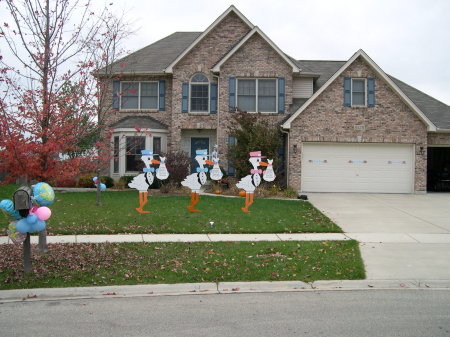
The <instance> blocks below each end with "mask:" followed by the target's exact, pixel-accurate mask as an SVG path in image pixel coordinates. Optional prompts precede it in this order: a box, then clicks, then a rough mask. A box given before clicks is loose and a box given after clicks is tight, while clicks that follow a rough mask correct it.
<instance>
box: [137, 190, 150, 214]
mask: <svg viewBox="0 0 450 337" xmlns="http://www.w3.org/2000/svg"><path fill="white" fill-rule="evenodd" d="M147 201H148V192H139V207H138V208H136V211H138V212H139V213H141V214H148V213H150V212H149V211H144V210H143V209H142V208H143V207H144V206H145V204H146V203H147Z"/></svg>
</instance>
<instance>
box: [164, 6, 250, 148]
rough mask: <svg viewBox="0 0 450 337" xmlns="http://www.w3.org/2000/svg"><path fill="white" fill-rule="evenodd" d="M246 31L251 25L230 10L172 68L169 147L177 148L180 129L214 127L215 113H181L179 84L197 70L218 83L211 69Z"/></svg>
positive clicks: (179, 140)
mask: <svg viewBox="0 0 450 337" xmlns="http://www.w3.org/2000/svg"><path fill="white" fill-rule="evenodd" d="M249 31H250V27H248V26H247V24H246V23H244V22H243V21H242V20H241V19H240V18H239V17H238V16H237V15H236V14H234V13H230V14H229V15H227V16H226V17H225V18H223V20H222V21H221V22H219V23H218V24H217V25H216V27H215V28H214V29H212V30H211V31H210V32H209V33H208V34H207V35H206V36H205V37H204V38H203V40H202V41H200V43H199V44H198V45H197V46H195V47H194V48H193V49H192V50H191V51H190V52H189V53H188V54H187V55H186V56H185V57H184V58H183V59H182V60H180V62H179V63H178V64H177V65H176V66H175V67H174V69H173V95H172V107H173V110H172V124H171V126H172V127H171V129H170V133H171V135H172V138H171V141H170V144H169V146H170V148H172V149H178V148H179V146H180V143H181V130H182V129H217V127H218V115H217V114H209V113H182V112H181V99H182V96H181V88H182V84H183V83H188V82H189V81H190V79H191V78H192V76H193V75H195V74H197V73H202V74H204V75H205V76H206V77H207V78H208V80H209V81H210V83H217V78H216V77H215V76H213V75H212V74H211V72H210V69H212V68H213V66H214V65H215V64H216V63H217V62H218V61H219V60H220V59H221V58H222V57H223V56H224V55H225V54H226V53H227V52H228V51H229V50H230V49H232V48H233V46H235V45H236V44H237V43H238V42H239V41H240V40H241V38H242V37H243V36H245V35H246V34H247V33H248V32H249ZM220 100H222V97H220V98H219V101H220Z"/></svg>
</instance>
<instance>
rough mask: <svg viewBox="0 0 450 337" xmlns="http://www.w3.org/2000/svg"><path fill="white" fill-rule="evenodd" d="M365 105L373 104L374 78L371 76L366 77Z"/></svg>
mask: <svg viewBox="0 0 450 337" xmlns="http://www.w3.org/2000/svg"><path fill="white" fill-rule="evenodd" d="M367 105H368V106H370V107H372V106H375V79H374V78H373V77H369V78H368V79H367Z"/></svg>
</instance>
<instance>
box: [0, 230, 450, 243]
mask: <svg viewBox="0 0 450 337" xmlns="http://www.w3.org/2000/svg"><path fill="white" fill-rule="evenodd" d="M344 240H356V241H359V242H360V243H361V244H371V243H378V244H386V243H391V244H394V243H396V244H399V243H401V244H408V243H420V244H450V233H449V234H444V233H443V234H425V233H291V234H284V233H278V234H276V233H272V234H115V235H55V236H47V243H102V242H111V243H112V242H221V241H222V242H223V241H344ZM10 243H12V242H11V240H10V239H9V237H7V236H1V237H0V244H10ZM31 243H32V244H37V243H38V236H37V235H33V236H31Z"/></svg>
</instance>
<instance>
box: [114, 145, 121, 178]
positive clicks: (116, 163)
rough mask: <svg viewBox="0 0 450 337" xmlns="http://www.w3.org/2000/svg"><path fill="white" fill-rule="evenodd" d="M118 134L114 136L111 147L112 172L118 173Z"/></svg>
mask: <svg viewBox="0 0 450 337" xmlns="http://www.w3.org/2000/svg"><path fill="white" fill-rule="evenodd" d="M119 144H120V143H119V136H115V137H114V145H113V146H114V148H113V151H114V153H113V160H114V162H113V173H119V152H120V145H119Z"/></svg>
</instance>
